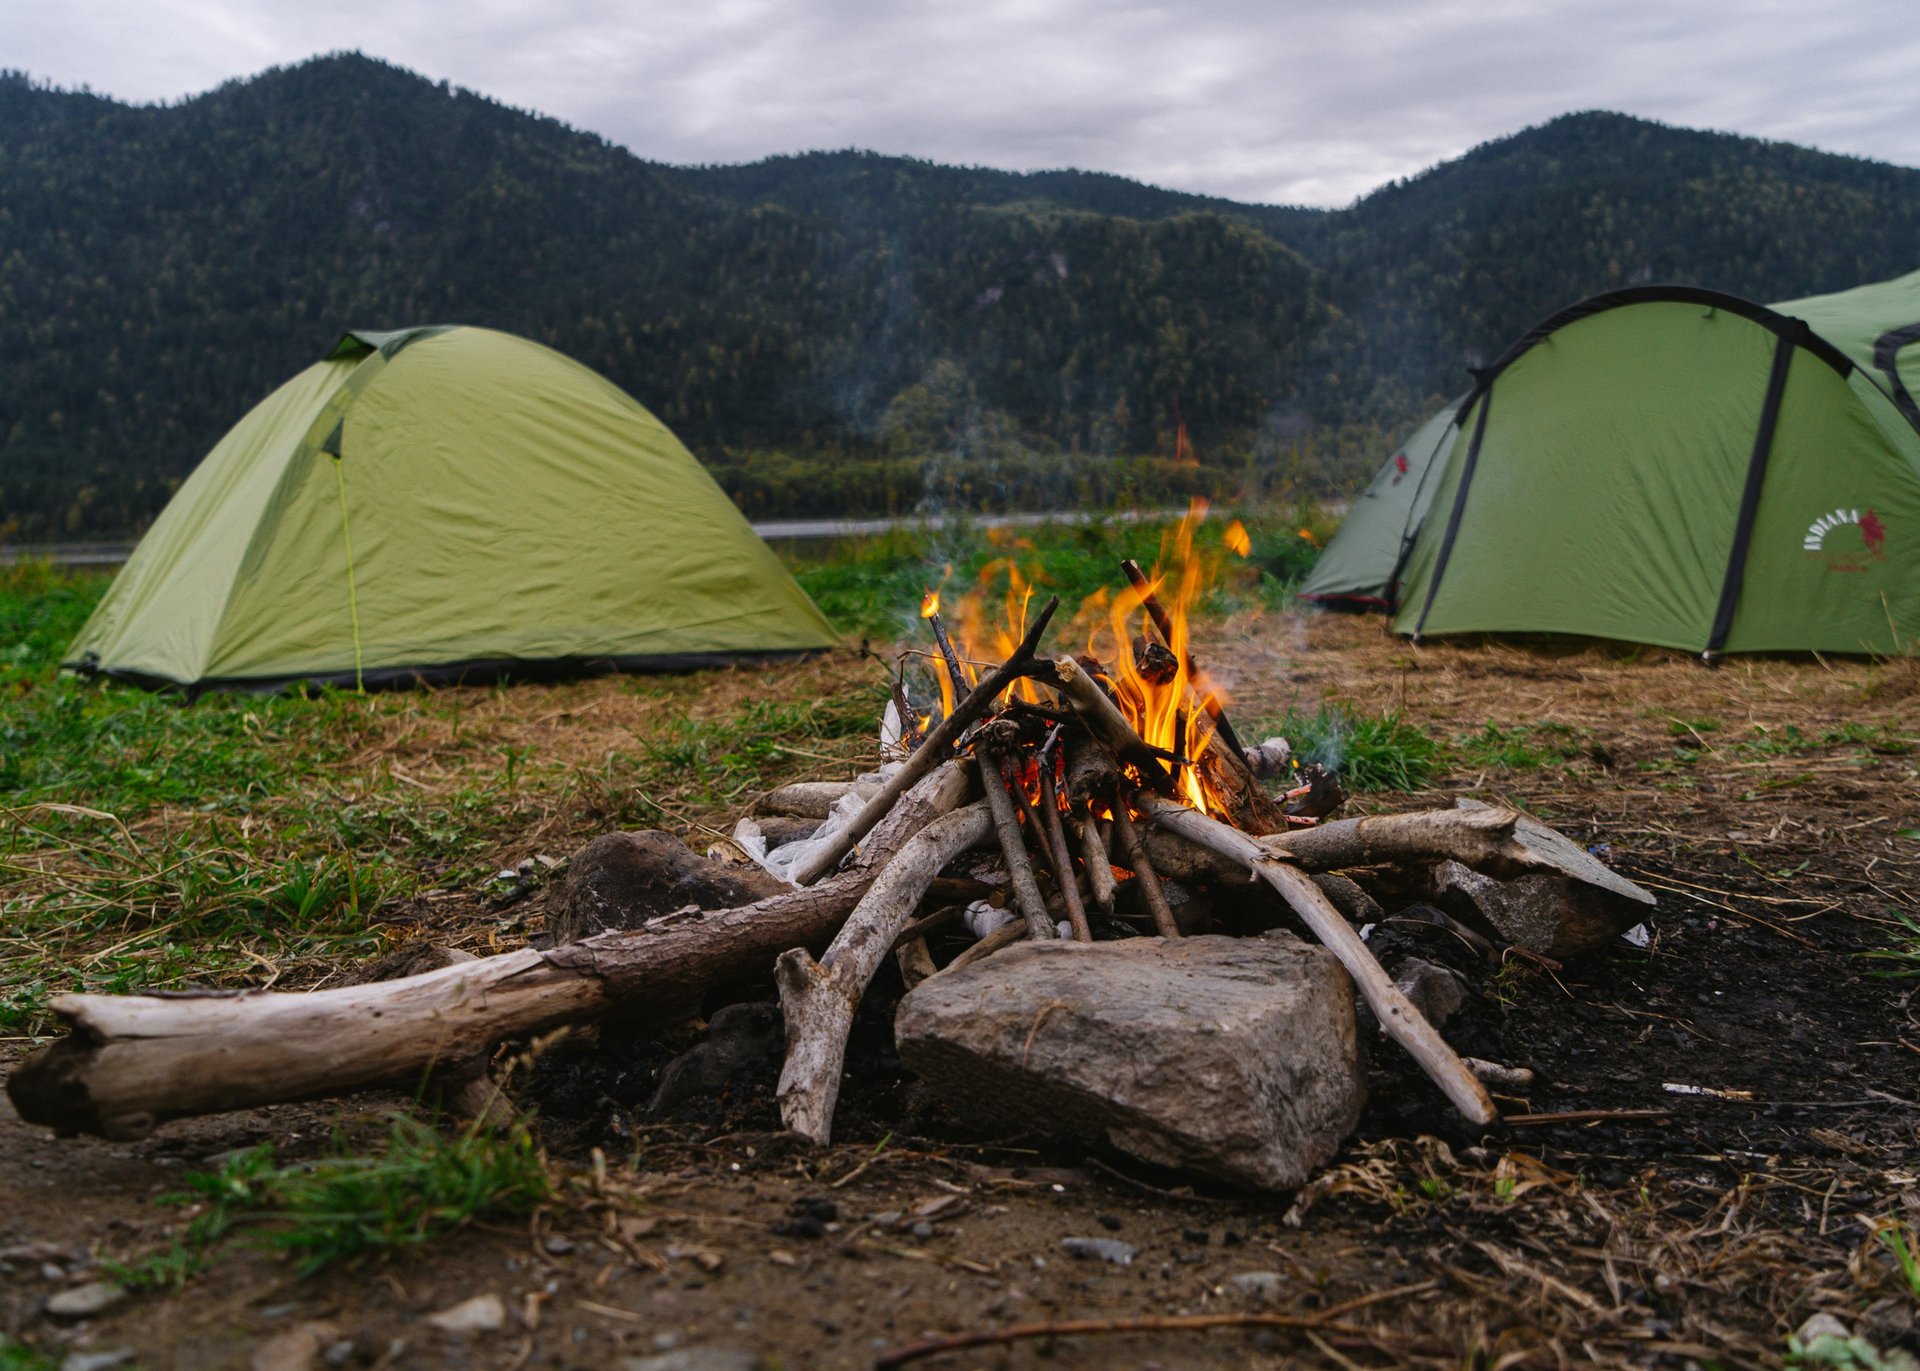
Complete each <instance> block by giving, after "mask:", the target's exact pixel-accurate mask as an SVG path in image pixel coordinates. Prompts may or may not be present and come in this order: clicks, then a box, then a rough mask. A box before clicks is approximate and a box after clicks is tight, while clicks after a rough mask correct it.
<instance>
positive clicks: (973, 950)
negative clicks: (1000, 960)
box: [939, 919, 1027, 976]
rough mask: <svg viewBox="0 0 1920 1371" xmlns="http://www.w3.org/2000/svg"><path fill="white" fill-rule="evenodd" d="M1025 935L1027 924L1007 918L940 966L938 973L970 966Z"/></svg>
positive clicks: (1022, 939) (1018, 940)
mask: <svg viewBox="0 0 1920 1371" xmlns="http://www.w3.org/2000/svg"><path fill="white" fill-rule="evenodd" d="M1026 936H1027V926H1026V925H1025V924H1023V923H1021V922H1020V920H1018V919H1009V920H1008V921H1007V922H1006V923H1003V924H1001V925H1000V927H998V928H996V929H994V930H993V932H991V933H989V934H987V936H986V937H984V938H982V939H981V940H980V941H979V942H977V943H975V944H974V945H973V946H972V947H969V948H967V949H966V950H965V951H964V952H962V953H961V954H960V955H959V956H957V957H955V958H954V959H953V960H952V961H950V962H948V963H947V964H946V965H945V966H943V967H941V968H940V972H939V974H940V975H942V976H944V975H946V974H947V973H948V972H949V971H958V970H959V969H960V968H961V967H963V966H972V965H973V964H974V963H975V962H977V961H983V960H985V959H986V958H988V957H991V956H992V955H993V954H994V953H996V952H998V951H999V950H1000V949H1001V948H1003V947H1012V946H1013V945H1014V944H1015V943H1017V942H1024V941H1025V940H1026Z"/></svg>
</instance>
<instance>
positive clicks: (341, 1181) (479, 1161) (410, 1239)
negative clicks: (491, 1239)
mask: <svg viewBox="0 0 1920 1371" xmlns="http://www.w3.org/2000/svg"><path fill="white" fill-rule="evenodd" d="M186 1185H187V1189H186V1190H185V1191H183V1192H181V1193H179V1194H176V1195H170V1196H167V1197H166V1202H168V1203H173V1204H182V1205H194V1206H197V1207H198V1212H197V1213H196V1214H195V1215H194V1216H193V1218H192V1219H191V1220H189V1222H188V1224H187V1226H186V1228H185V1230H184V1231H183V1232H182V1233H181V1234H180V1236H179V1237H177V1238H176V1239H175V1240H174V1241H173V1243H172V1244H171V1245H170V1246H168V1247H167V1248H166V1249H165V1250H163V1251H160V1252H157V1253H153V1254H150V1255H148V1256H146V1257H143V1258H140V1259H138V1260H136V1261H133V1262H126V1263H110V1264H109V1270H110V1272H111V1274H112V1275H113V1276H114V1277H115V1278H116V1279H118V1280H120V1281H121V1282H122V1283H124V1284H126V1285H128V1286H130V1287H133V1288H136V1289H159V1288H165V1287H172V1286H179V1285H184V1284H185V1283H186V1282H187V1281H188V1280H190V1279H191V1278H192V1277H193V1276H194V1275H195V1274H197V1273H198V1272H200V1271H202V1270H204V1269H205V1268H206V1267H207V1265H208V1264H210V1263H211V1262H212V1261H213V1260H214V1259H215V1257H216V1256H217V1255H218V1251H219V1248H220V1246H221V1245H222V1244H223V1243H224V1242H225V1241H226V1240H227V1239H228V1238H229V1237H230V1236H232V1235H233V1234H234V1233H235V1231H236V1230H238V1229H240V1228H242V1227H255V1228H257V1232H255V1233H254V1234H253V1237H254V1240H255V1241H257V1242H259V1243H260V1244H261V1245H263V1246H266V1247H269V1248H272V1249H275V1250H278V1251H281V1252H285V1253H287V1254H288V1255H290V1256H291V1257H293V1258H294V1259H296V1260H297V1261H298V1262H299V1274H300V1275H301V1276H302V1277H305V1276H311V1275H314V1274H315V1273H317V1272H319V1271H322V1270H324V1269H326V1268H327V1267H329V1266H331V1265H333V1264H335V1263H336V1262H342V1261H349V1260H352V1259H355V1258H359V1257H364V1256H369V1255H376V1254H377V1255H380V1256H391V1255H395V1254H399V1253H404V1252H409V1251H412V1250H414V1249H416V1248H419V1247H421V1246H423V1245H424V1244H426V1243H428V1242H431V1241H432V1240H434V1239H435V1238H437V1237H439V1236H441V1235H442V1234H445V1233H448V1232H450V1231H452V1230H454V1229H457V1228H461V1227H464V1226H465V1225H466V1224H468V1223H471V1222H473V1221H474V1220H475V1219H480V1218H486V1217H490V1216H505V1215H516V1214H524V1213H527V1212H529V1211H531V1210H532V1209H533V1208H534V1206H536V1205H538V1204H539V1203H541V1202H542V1201H543V1200H545V1199H546V1198H547V1197H548V1196H549V1195H551V1194H552V1183H551V1181H550V1179H549V1178H548V1175H547V1170H546V1164H545V1160H544V1159H543V1158H542V1157H541V1155H540V1151H539V1149H538V1148H537V1147H535V1146H534V1143H533V1140H532V1138H531V1137H530V1136H529V1135H528V1133H527V1131H526V1130H525V1129H524V1128H515V1129H513V1130H512V1131H511V1132H509V1133H507V1134H505V1135H497V1134H494V1133H489V1132H483V1131H481V1130H480V1129H478V1128H470V1129H467V1130H465V1131H463V1132H461V1133H458V1134H455V1135H452V1136H448V1135H446V1134H443V1133H441V1132H440V1131H439V1130H438V1129H436V1128H434V1127H432V1126H431V1125H429V1124H425V1123H421V1122H420V1121H419V1120H417V1119H411V1118H408V1117H406V1116H405V1115H394V1116H393V1117H392V1119H391V1120H390V1121H389V1124H388V1131H387V1138H386V1145H385V1147H384V1149H383V1150H381V1151H380V1152H378V1153H376V1154H372V1155H360V1154H357V1153H355V1152H353V1151H352V1150H350V1149H349V1148H348V1146H347V1145H346V1144H345V1142H344V1140H342V1139H339V1138H336V1139H335V1142H334V1146H333V1148H332V1150H331V1151H330V1152H329V1154H328V1155H327V1156H326V1157H324V1158H322V1159H321V1160H319V1161H316V1162H304V1163H294V1164H291V1165H287V1166H280V1165H276V1164H275V1162H274V1157H273V1147H272V1145H271V1144H266V1145H262V1146H260V1147H255V1148H251V1149H249V1150H248V1151H245V1152H241V1153H237V1154H235V1155H233V1156H231V1157H229V1158H228V1159H227V1160H226V1161H225V1162H224V1163H223V1164H222V1165H221V1167H220V1169H219V1170H217V1171H210V1172H195V1173H193V1174H190V1175H188V1176H187V1177H186Z"/></svg>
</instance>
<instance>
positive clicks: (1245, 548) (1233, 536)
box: [1220, 519, 1253, 557]
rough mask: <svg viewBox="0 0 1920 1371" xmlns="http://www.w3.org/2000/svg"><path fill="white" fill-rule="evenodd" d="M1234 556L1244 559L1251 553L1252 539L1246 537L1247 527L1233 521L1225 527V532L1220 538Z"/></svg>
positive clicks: (1237, 521) (1236, 520)
mask: <svg viewBox="0 0 1920 1371" xmlns="http://www.w3.org/2000/svg"><path fill="white" fill-rule="evenodd" d="M1220 541H1221V542H1223V543H1225V544H1226V545H1227V547H1228V549H1229V550H1230V551H1231V552H1233V553H1234V555H1235V556H1239V557H1245V556H1248V555H1250V554H1251V553H1252V552H1253V539H1251V538H1249V537H1248V536H1247V526H1246V525H1245V524H1243V523H1241V522H1240V521H1239V520H1238V519H1235V520H1234V521H1233V522H1232V523H1230V524H1228V525H1227V531H1226V532H1225V533H1223V534H1222V535H1221V537H1220Z"/></svg>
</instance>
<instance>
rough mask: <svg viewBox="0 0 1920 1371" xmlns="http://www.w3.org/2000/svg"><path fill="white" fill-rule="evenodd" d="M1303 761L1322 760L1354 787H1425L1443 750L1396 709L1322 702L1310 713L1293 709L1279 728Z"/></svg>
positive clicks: (1437, 764)
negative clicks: (1373, 710) (1366, 709)
mask: <svg viewBox="0 0 1920 1371" xmlns="http://www.w3.org/2000/svg"><path fill="white" fill-rule="evenodd" d="M1269 731H1274V732H1278V733H1280V734H1281V735H1282V736H1283V737H1285V738H1286V739H1287V740H1288V741H1289V742H1291V743H1292V744H1293V750H1294V755H1295V756H1296V757H1298V758H1299V759H1300V760H1301V761H1302V762H1317V763H1319V764H1320V765H1321V766H1323V767H1325V768H1326V769H1327V770H1329V771H1331V772H1333V773H1334V774H1335V775H1337V776H1339V777H1340V779H1341V781H1342V782H1344V783H1345V785H1346V787H1347V788H1348V789H1349V790H1353V791H1362V790H1421V789H1424V788H1425V787H1426V785H1427V784H1428V782H1430V781H1431V780H1432V779H1433V778H1434V776H1435V774H1436V773H1437V772H1438V771H1439V769H1440V766H1441V764H1442V762H1443V761H1444V759H1445V758H1444V749H1443V748H1442V746H1441V744H1440V743H1439V742H1438V741H1437V740H1435V739H1434V738H1433V737H1432V736H1431V735H1430V734H1428V733H1427V732H1426V731H1425V730H1423V729H1421V728H1419V727H1418V726H1417V725H1415V724H1412V723H1410V722H1408V721H1407V720H1406V719H1405V718H1404V717H1403V716H1402V715H1401V714H1400V713H1399V712H1398V711H1397V710H1396V711H1394V712H1391V713H1387V714H1362V713H1360V712H1359V711H1358V710H1355V709H1353V708H1351V707H1350V706H1348V705H1344V704H1323V705H1321V706H1320V707H1319V708H1318V709H1316V710H1315V711H1314V712H1313V713H1311V714H1303V713H1301V712H1300V711H1298V710H1289V711H1288V713H1287V715H1286V717H1285V718H1283V719H1281V720H1280V721H1279V723H1278V724H1277V725H1276V726H1275V728H1274V729H1272V730H1269Z"/></svg>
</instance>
